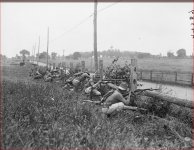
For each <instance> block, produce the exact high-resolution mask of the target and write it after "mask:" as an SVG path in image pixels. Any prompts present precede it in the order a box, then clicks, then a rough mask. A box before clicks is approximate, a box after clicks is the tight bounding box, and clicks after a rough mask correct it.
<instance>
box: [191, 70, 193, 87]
mask: <svg viewBox="0 0 194 150" xmlns="http://www.w3.org/2000/svg"><path fill="white" fill-rule="evenodd" d="M191 86H193V73H192V74H191Z"/></svg>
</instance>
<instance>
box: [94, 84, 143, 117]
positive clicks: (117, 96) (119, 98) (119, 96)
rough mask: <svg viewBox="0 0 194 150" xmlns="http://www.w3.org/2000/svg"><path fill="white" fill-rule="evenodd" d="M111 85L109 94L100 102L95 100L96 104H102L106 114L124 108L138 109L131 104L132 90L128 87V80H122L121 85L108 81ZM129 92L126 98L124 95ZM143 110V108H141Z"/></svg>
mask: <svg viewBox="0 0 194 150" xmlns="http://www.w3.org/2000/svg"><path fill="white" fill-rule="evenodd" d="M107 85H108V86H109V87H111V88H112V90H111V91H109V92H108V93H107V94H105V95H104V96H103V98H102V100H101V101H100V102H95V103H96V104H102V106H103V108H102V112H103V113H104V114H106V115H110V114H112V113H113V112H118V111H121V110H123V109H129V110H138V109H139V108H137V107H132V106H129V104H130V96H131V91H130V89H129V88H128V84H127V83H126V82H122V83H121V84H120V85H119V86H116V85H114V84H112V83H107ZM126 93H129V94H128V96H127V98H126V99H125V98H124V97H123V95H125V94H126ZM140 110H143V109H140Z"/></svg>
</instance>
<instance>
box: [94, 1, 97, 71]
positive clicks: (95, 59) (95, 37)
mask: <svg viewBox="0 0 194 150" xmlns="http://www.w3.org/2000/svg"><path fill="white" fill-rule="evenodd" d="M94 63H95V71H98V52H97V0H94Z"/></svg>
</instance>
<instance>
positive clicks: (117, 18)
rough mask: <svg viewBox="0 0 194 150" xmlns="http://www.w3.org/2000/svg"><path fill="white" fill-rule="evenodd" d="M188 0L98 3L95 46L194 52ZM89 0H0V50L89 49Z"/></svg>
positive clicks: (66, 51)
mask: <svg viewBox="0 0 194 150" xmlns="http://www.w3.org/2000/svg"><path fill="white" fill-rule="evenodd" d="M192 9H193V4H192V3H188V2H187V3H150V2H149V3H124V2H117V3H115V2H113V3H98V15H97V22H98V23H97V34H98V41H97V45H98V51H102V50H108V49H109V48H110V47H111V46H112V47H113V48H115V49H119V50H121V51H139V52H148V53H151V54H156V55H157V54H162V55H166V53H167V52H168V51H171V52H174V54H176V51H177V50H178V49H181V48H184V49H186V52H187V54H188V55H190V54H192V52H193V39H192V37H191V35H192V30H191V29H192V25H191V23H192V21H193V20H190V19H189V17H190V16H192V14H191V13H189V11H191V10H192ZM93 11H94V4H93V3H86V2H85V3H84V2H82V3H67V2H66V3H65V2H64V3H29V2H28V3H1V53H2V54H3V55H6V56H8V57H14V56H15V55H16V54H19V52H20V51H21V50H22V49H26V50H28V51H30V52H31V53H32V51H33V49H35V52H36V53H37V52H38V41H39V36H40V52H43V51H46V50H47V30H48V27H49V53H51V52H57V53H58V54H59V55H63V52H64V55H69V54H72V53H73V52H76V51H79V52H84V51H87V52H91V51H93Z"/></svg>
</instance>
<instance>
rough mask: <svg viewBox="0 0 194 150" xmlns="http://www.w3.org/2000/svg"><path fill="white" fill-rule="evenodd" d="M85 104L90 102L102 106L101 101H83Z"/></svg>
mask: <svg viewBox="0 0 194 150" xmlns="http://www.w3.org/2000/svg"><path fill="white" fill-rule="evenodd" d="M83 102H90V103H94V104H101V101H92V100H83Z"/></svg>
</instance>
